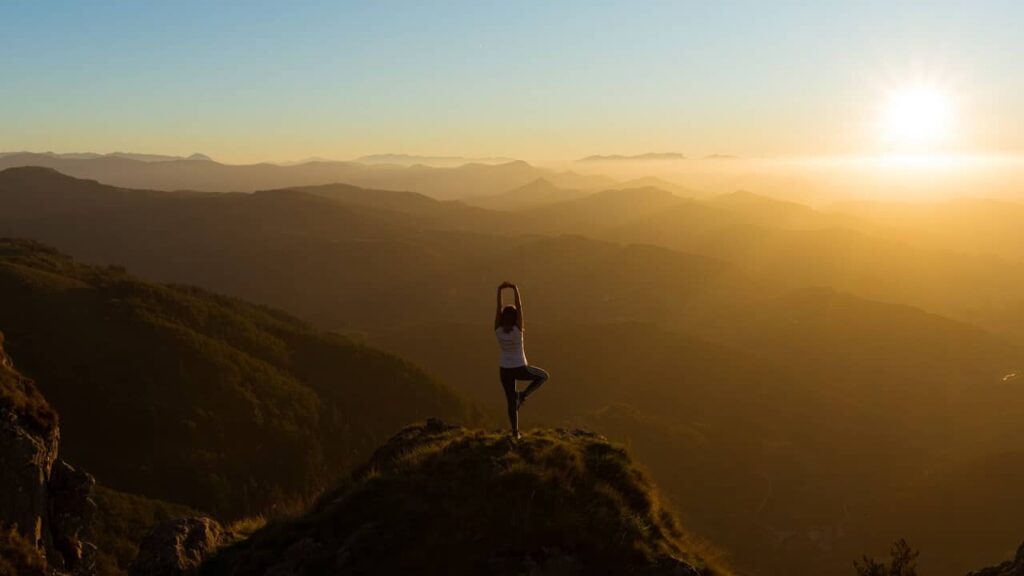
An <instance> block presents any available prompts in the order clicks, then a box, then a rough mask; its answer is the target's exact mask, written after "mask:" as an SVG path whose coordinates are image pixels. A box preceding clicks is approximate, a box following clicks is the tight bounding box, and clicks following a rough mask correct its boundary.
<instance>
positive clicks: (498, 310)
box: [494, 282, 508, 330]
mask: <svg viewBox="0 0 1024 576" xmlns="http://www.w3.org/2000/svg"><path fill="white" fill-rule="evenodd" d="M507 284H508V282H502V283H501V285H500V286H498V305H497V307H496V308H495V309H494V329H495V330H497V329H498V327H499V326H501V291H502V290H504V289H505V286H506V285H507Z"/></svg>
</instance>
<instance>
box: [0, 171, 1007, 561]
mask: <svg viewBox="0 0 1024 576" xmlns="http://www.w3.org/2000/svg"><path fill="white" fill-rule="evenodd" d="M18 174H20V176H19V178H24V179H28V180H34V179H36V178H42V177H43V176H45V177H47V178H49V180H47V181H46V182H45V183H40V184H39V185H37V186H36V187H35V188H33V189H32V190H31V191H29V192H25V191H23V190H22V191H19V190H20V189H21V188H22V187H24V186H26V185H27V184H26V182H21V181H19V182H20V183H19V184H18V185H17V186H14V185H13V184H10V185H8V186H7V187H4V186H3V181H4V179H5V178H10V179H11V180H10V182H14V176H15V175H18ZM134 192H137V194H135V193H134ZM134 192H133V191H132V190H129V189H113V188H112V187H103V186H102V185H98V184H96V183H89V182H83V181H81V180H76V179H73V178H69V177H64V176H60V175H59V174H54V173H53V172H45V171H35V172H32V171H24V170H22V171H11V172H5V173H0V234H9V235H21V236H27V237H33V238H39V239H43V240H46V241H48V242H52V243H54V244H56V245H57V246H58V247H60V248H62V249H65V250H68V251H70V252H72V253H73V254H74V255H76V256H79V257H82V258H84V259H86V260H87V261H89V262H95V263H99V264H118V265H127V266H129V267H130V269H132V270H133V271H135V272H138V273H140V274H141V275H142V276H143V277H145V278H148V279H153V280H160V281H175V282H189V283H195V284H200V285H202V286H204V287H206V288H208V289H215V290H218V291H221V292H226V293H229V294H231V295H233V296H242V297H245V298H247V299H250V300H254V301H257V302H260V303H263V304H268V305H275V306H278V307H282V308H284V309H286V310H288V311H290V312H292V313H296V314H299V315H300V316H301V317H302V318H304V319H306V320H308V321H310V322H314V323H315V324H316V325H317V326H319V327H321V328H329V329H342V330H345V331H346V332H347V333H350V334H353V335H358V337H359V338H360V339H362V340H364V341H366V342H369V343H372V344H373V345H379V346H382V347H384V348H385V349H388V350H391V351H392V352H395V353H398V354H400V355H401V356H403V357H405V358H408V359H410V360H412V361H415V362H417V363H420V365H422V366H424V368H425V369H427V370H429V371H430V372H431V373H433V374H436V375H438V376H439V377H441V378H442V379H443V380H444V381H445V382H446V383H449V384H451V385H452V386H453V388H456V389H457V390H459V391H460V392H462V393H463V394H465V395H466V396H467V397H470V398H472V399H474V400H476V401H478V402H479V403H480V404H481V405H483V407H484V408H485V409H486V410H487V415H488V416H490V418H491V422H500V421H501V420H500V418H501V411H502V408H501V401H502V396H501V394H500V386H499V384H498V383H497V378H496V375H495V373H494V372H495V370H494V361H495V350H494V341H493V334H492V333H491V330H490V321H491V318H492V317H493V306H494V300H493V298H494V287H495V285H496V284H497V282H499V281H500V280H502V279H506V278H508V279H512V280H515V281H517V282H518V283H519V284H520V285H521V286H523V288H524V296H525V302H526V310H527V313H526V316H527V324H528V328H527V332H528V335H529V336H528V341H529V346H528V354H529V357H530V359H531V361H534V362H537V363H538V364H540V365H541V366H543V367H545V368H548V369H550V371H551V373H552V375H553V376H552V379H551V381H550V382H549V383H548V384H546V385H545V388H544V389H542V390H541V392H540V394H541V395H540V396H538V397H537V399H536V401H535V402H533V403H532V404H531V405H530V406H529V407H528V408H527V411H526V412H525V413H524V423H525V424H526V426H527V427H535V426H544V427H547V426H567V425H569V426H586V427H588V428H591V429H594V430H595V431H597V432H600V433H602V434H605V435H607V436H608V437H610V438H612V439H613V440H615V441H621V442H624V443H628V445H629V447H630V449H631V450H632V451H633V452H634V453H635V454H636V455H637V457H638V458H639V459H640V461H641V462H642V463H643V464H644V466H645V467H647V468H648V469H649V470H650V471H651V474H652V476H653V477H654V478H655V479H656V480H657V481H658V483H659V486H661V488H662V490H663V495H664V496H665V498H667V499H669V500H670V501H671V502H672V504H673V507H674V508H675V509H677V510H678V511H679V512H680V513H681V514H682V517H683V518H684V520H685V525H686V526H687V527H689V528H690V529H693V530H694V531H696V532H698V533H700V534H704V535H707V536H708V537H710V538H711V539H712V540H713V541H714V542H716V543H719V544H721V545H723V546H724V547H726V548H727V549H728V550H730V553H731V554H732V555H733V558H734V563H735V565H736V566H737V568H738V569H739V570H741V571H742V572H743V573H751V574H771V573H786V574H791V575H794V576H805V575H806V576H813V575H816V574H823V573H832V571H834V570H835V569H836V568H835V567H836V566H848V565H849V562H850V561H852V559H854V558H858V557H859V555H860V554H861V553H863V552H864V551H865V550H871V549H875V547H876V546H878V545H884V544H886V543H888V542H891V541H892V540H893V539H895V538H898V537H906V538H908V539H909V540H910V541H911V542H913V543H914V544H915V546H920V547H921V548H922V549H925V548H929V549H932V550H937V551H936V552H935V553H934V556H933V558H934V559H935V562H934V564H930V565H929V567H933V566H935V567H937V568H936V570H935V571H934V572H931V573H932V574H937V575H939V576H951V575H956V574H960V573H962V572H957V571H956V570H955V569H950V567H949V566H953V564H951V562H953V561H954V560H955V555H956V554H957V553H958V552H956V551H957V550H965V549H972V550H978V551H988V552H990V553H992V554H998V551H997V552H991V550H992V548H990V547H989V546H990V545H991V544H992V543H995V544H996V545H998V546H1000V547H1001V548H1000V549H1002V548H1004V547H1006V546H1008V544H1006V542H1009V541H1014V540H1015V539H1019V538H1020V535H1019V533H1018V531H1014V530H1013V529H1012V527H1009V526H1008V524H1006V523H1004V522H1003V521H1002V520H1000V522H999V523H993V524H992V525H991V529H990V530H989V531H987V532H984V534H985V535H984V536H983V537H982V536H979V537H978V538H977V539H974V538H973V537H971V536H970V535H969V534H967V533H964V534H961V540H960V543H959V544H957V546H956V547H954V546H952V545H948V546H947V545H945V544H943V542H946V541H948V540H944V538H945V536H944V535H943V534H944V532H943V530H942V529H941V527H937V526H939V523H937V522H935V521H934V520H927V521H920V522H918V521H915V520H914V516H907V518H906V520H907V521H906V522H904V521H903V520H904V518H903V512H902V511H904V510H908V508H907V507H906V506H904V505H903V503H904V502H906V501H908V499H907V498H906V494H908V493H913V491H914V490H917V491H918V493H921V494H925V493H928V492H927V491H926V490H925V489H924V488H926V487H934V488H936V492H935V493H936V494H940V495H941V494H948V493H949V492H943V491H941V490H938V489H939V488H940V487H941V484H942V483H941V477H942V473H941V472H942V471H947V470H948V471H952V470H959V469H962V468H963V467H970V466H971V465H972V462H979V463H981V462H984V458H986V457H988V456H992V457H993V458H996V456H995V455H997V454H999V453H1012V452H1014V451H1017V450H1021V449H1024V446H1022V445H1020V438H1024V434H1021V432H1022V431H1021V427H1020V422H1022V421H1024V404H1021V402H1020V399H1021V398H1022V396H1020V394H1019V390H1018V388H1019V387H1017V386H1015V385H1014V384H1013V383H1012V380H1011V381H1007V382H1004V381H1003V377H1004V376H1005V375H1006V374H1008V373H1010V372H1013V371H1017V372H1020V371H1021V368H1020V365H1019V364H1020V358H1021V357H1022V356H1021V353H1020V348H1019V346H1015V345H1014V344H1013V343H1008V342H1007V341H1006V339H1005V337H1006V334H1009V333H1010V331H1008V330H1007V331H1001V333H1000V334H994V333H993V332H992V331H988V330H986V329H982V328H979V327H978V326H976V325H972V324H966V323H964V320H965V319H967V318H968V317H976V316H978V314H977V311H979V310H984V309H985V308H984V307H986V306H991V308H989V309H990V310H991V311H992V312H998V311H999V308H998V307H997V306H995V304H997V303H998V302H999V300H997V298H996V296H998V297H999V298H1003V299H1007V300H1004V301H1005V302H1010V301H1012V300H1009V299H1012V298H1014V297H1016V298H1019V294H1020V291H1019V290H1017V288H1015V286H1016V284H1015V282H1016V280H1014V275H1013V274H1014V272H1013V270H1014V269H1013V267H1012V266H1009V265H1008V263H1007V262H1005V261H1001V260H997V259H990V258H989V257H980V256H977V255H973V254H968V253H963V252H951V251H944V250H933V249H924V248H922V247H920V246H916V245H913V244H910V243H905V242H899V241H894V240H893V239H891V238H887V237H885V236H879V235H876V234H875V233H873V232H872V231H871V227H870V226H867V227H860V226H859V224H858V228H856V229H851V228H847V227H845V226H842V225H839V226H837V225H836V223H835V220H833V219H832V216H831V214H830V213H823V212H819V211H813V210H812V211H810V212H808V209H807V208H806V207H800V206H792V205H789V204H775V203H774V201H773V200H771V199H770V198H763V197H756V196H755V197H752V196H749V195H741V196H738V197H733V198H727V199H725V201H724V202H717V203H716V201H714V200H711V201H698V200H694V199H687V198H680V197H678V196H676V195H674V194H671V193H669V192H667V191H664V190H656V189H640V190H613V191H609V192H605V193H598V194H592V195H589V196H586V197H584V198H580V199H577V200H571V201H566V202H561V203H555V204H551V205H547V206H540V207H536V208H530V209H527V210H524V211H522V212H519V213H517V214H515V217H512V218H510V217H509V214H508V213H506V212H497V211H490V210H484V209H482V208H478V207H471V206H467V205H466V204H464V203H460V202H444V201H438V200H435V199H431V198H428V197H425V196H423V195H422V194H419V193H414V192H397V191H396V192H389V191H385V190H380V189H362V188H352V187H346V186H338V187H331V186H328V187H324V188H313V187H307V188H302V189H278V190H265V191H261V192H257V193H255V194H195V193H192V194H183V193H159V192H145V191H141V190H136V191H134ZM90 198H95V202H96V204H97V206H98V208H96V209H90V208H89V203H90V200H89V199H90ZM65 205H70V206H72V207H74V208H75V211H68V210H63V211H61V210H56V211H55V207H58V206H65ZM14 207H17V209H18V211H19V212H18V216H17V217H12V216H9V215H8V214H11V213H13V212H14V211H13V208H14ZM762 209H764V210H768V211H769V212H771V213H773V214H776V216H775V217H772V218H761V219H758V214H759V212H760V210H762ZM790 214H793V215H795V216H796V217H795V218H792V219H789V218H790V217H789V216H788V215H790ZM775 220H778V225H776V224H775V222H774V221H775ZM854 220H858V219H856V218H855V219H854ZM480 223H486V224H485V225H481V224H480ZM474 227H475V228H474ZM573 234H575V235H573ZM829 285H832V286H834V288H827V286H829ZM947 310H949V311H954V312H957V311H959V315H957V316H956V317H957V318H958V319H959V320H953V319H951V318H950V316H953V314H943V315H939V313H943V312H945V311H947ZM1003 312H1004V313H1003V314H1002V318H1003V319H1002V326H1006V327H1013V326H1014V324H1017V326H1018V327H1019V326H1020V324H1019V322H1018V321H1017V320H1016V318H1019V317H1018V316H1014V314H1013V313H1012V309H1010V308H1004V309H1003ZM967 313H970V314H967ZM992 317H996V316H992ZM989 328H990V329H991V328H992V327H991V326H990V327H989ZM1018 342H1019V340H1018ZM40 382H43V380H40ZM531 400H532V399H531ZM366 411H367V413H370V412H371V410H370V409H369V408H366ZM992 469H993V470H995V471H996V472H997V473H1000V472H999V470H1001V468H998V467H993V468H992ZM936 471H938V473H936ZM993 486H996V487H997V488H998V485H997V484H994V485H993ZM998 490H1002V489H1001V488H998ZM952 493H953V494H959V493H957V492H955V491H954V492H952ZM958 497H962V498H965V501H968V502H974V501H975V499H974V498H973V497H968V496H964V495H962V494H960V495H959V496H958ZM925 502H926V503H927V502H929V501H925ZM930 502H937V500H930ZM977 502H978V509H977V514H978V517H981V516H983V515H989V516H992V517H994V518H1003V516H1000V515H1001V514H1003V512H1001V511H1000V510H996V509H995V508H994V506H996V505H997V503H998V502H999V501H998V500H997V499H984V498H977ZM1004 504H1005V501H1004ZM940 510H941V508H940ZM971 518H974V517H973V516H972V517H971ZM971 522H974V520H971ZM972 526H977V524H972ZM897 529H899V532H898V533H896V532H895V531H896V530H897ZM978 533H979V534H981V533H982V531H979V532H978ZM997 540H998V542H996V541H997ZM879 541H880V542H881V544H879V543H878V542H879Z"/></svg>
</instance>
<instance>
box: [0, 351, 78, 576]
mask: <svg viewBox="0 0 1024 576" xmlns="http://www.w3.org/2000/svg"><path fill="white" fill-rule="evenodd" d="M59 445H60V427H59V425H58V421H57V415H56V413H55V412H54V411H53V410H52V409H51V408H50V406H49V404H47V402H46V400H45V399H44V398H43V397H42V395H41V394H40V393H39V391H38V390H37V389H36V387H35V385H34V383H33V382H32V381H31V380H29V379H28V378H25V377H24V376H22V375H21V374H19V373H18V371H17V370H16V369H15V367H14V363H13V362H12V361H11V359H10V358H9V357H8V356H7V355H6V353H5V352H4V351H3V336H2V335H0V525H3V526H4V527H5V528H13V529H14V531H15V533H16V534H17V535H19V536H20V537H21V538H22V539H24V540H25V541H27V543H28V545H29V546H31V547H32V548H35V549H36V550H37V551H38V552H40V554H41V555H42V556H43V557H44V558H45V560H46V562H47V563H48V564H49V565H50V566H51V567H52V568H53V569H55V570H60V571H64V572H69V573H75V574H88V573H90V572H91V567H90V563H89V557H90V550H91V548H90V545H89V544H88V543H87V542H86V537H87V534H88V525H89V520H90V518H91V516H92V510H93V508H94V504H93V503H92V500H91V499H90V497H89V495H90V492H91V490H92V487H93V486H94V484H95V481H94V480H93V478H92V476H90V475H89V474H86V473H84V472H81V471H78V470H76V469H75V468H73V467H72V466H70V465H69V464H68V463H67V462H64V461H63V460H61V459H60V458H59Z"/></svg>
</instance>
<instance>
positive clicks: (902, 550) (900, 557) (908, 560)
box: [853, 538, 920, 576]
mask: <svg viewBox="0 0 1024 576" xmlns="http://www.w3.org/2000/svg"><path fill="white" fill-rule="evenodd" d="M919 554H920V552H917V551H916V550H913V549H912V548H911V547H910V544H907V541H906V540H904V539H902V538H900V539H899V540H897V541H896V542H894V543H893V545H892V548H890V549H889V558H890V560H889V567H888V568H886V566H885V564H882V563H881V562H879V561H878V560H875V559H874V558H869V557H867V556H864V563H863V564H861V563H860V562H857V561H854V563H853V566H854V567H855V568H856V569H857V576H917V556H918V555H919Z"/></svg>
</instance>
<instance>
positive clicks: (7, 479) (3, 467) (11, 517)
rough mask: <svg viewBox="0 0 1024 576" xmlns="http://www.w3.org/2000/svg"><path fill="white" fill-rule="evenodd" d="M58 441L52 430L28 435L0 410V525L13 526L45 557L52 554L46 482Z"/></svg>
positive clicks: (11, 415) (12, 415)
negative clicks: (43, 551) (42, 433)
mask: <svg viewBox="0 0 1024 576" xmlns="http://www.w3.org/2000/svg"><path fill="white" fill-rule="evenodd" d="M58 438H59V434H58V432H57V430H56V429H54V430H52V431H51V432H50V434H48V435H45V436H42V435H37V434H33V433H30V432H29V431H28V430H26V429H25V427H24V426H22V424H21V422H20V421H19V418H18V417H17V414H15V413H14V412H13V411H11V410H4V409H0V522H2V523H3V524H5V525H9V526H17V528H18V532H19V533H21V535H22V536H24V537H25V538H26V539H28V541H29V542H32V543H33V544H35V545H36V547H38V548H40V549H42V550H46V551H47V552H48V553H47V554H46V555H47V556H48V557H49V556H50V553H49V552H51V551H53V540H52V536H51V533H50V526H49V516H48V514H47V510H48V509H49V480H50V473H51V471H52V470H53V464H54V462H56V460H57V442H58Z"/></svg>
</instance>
